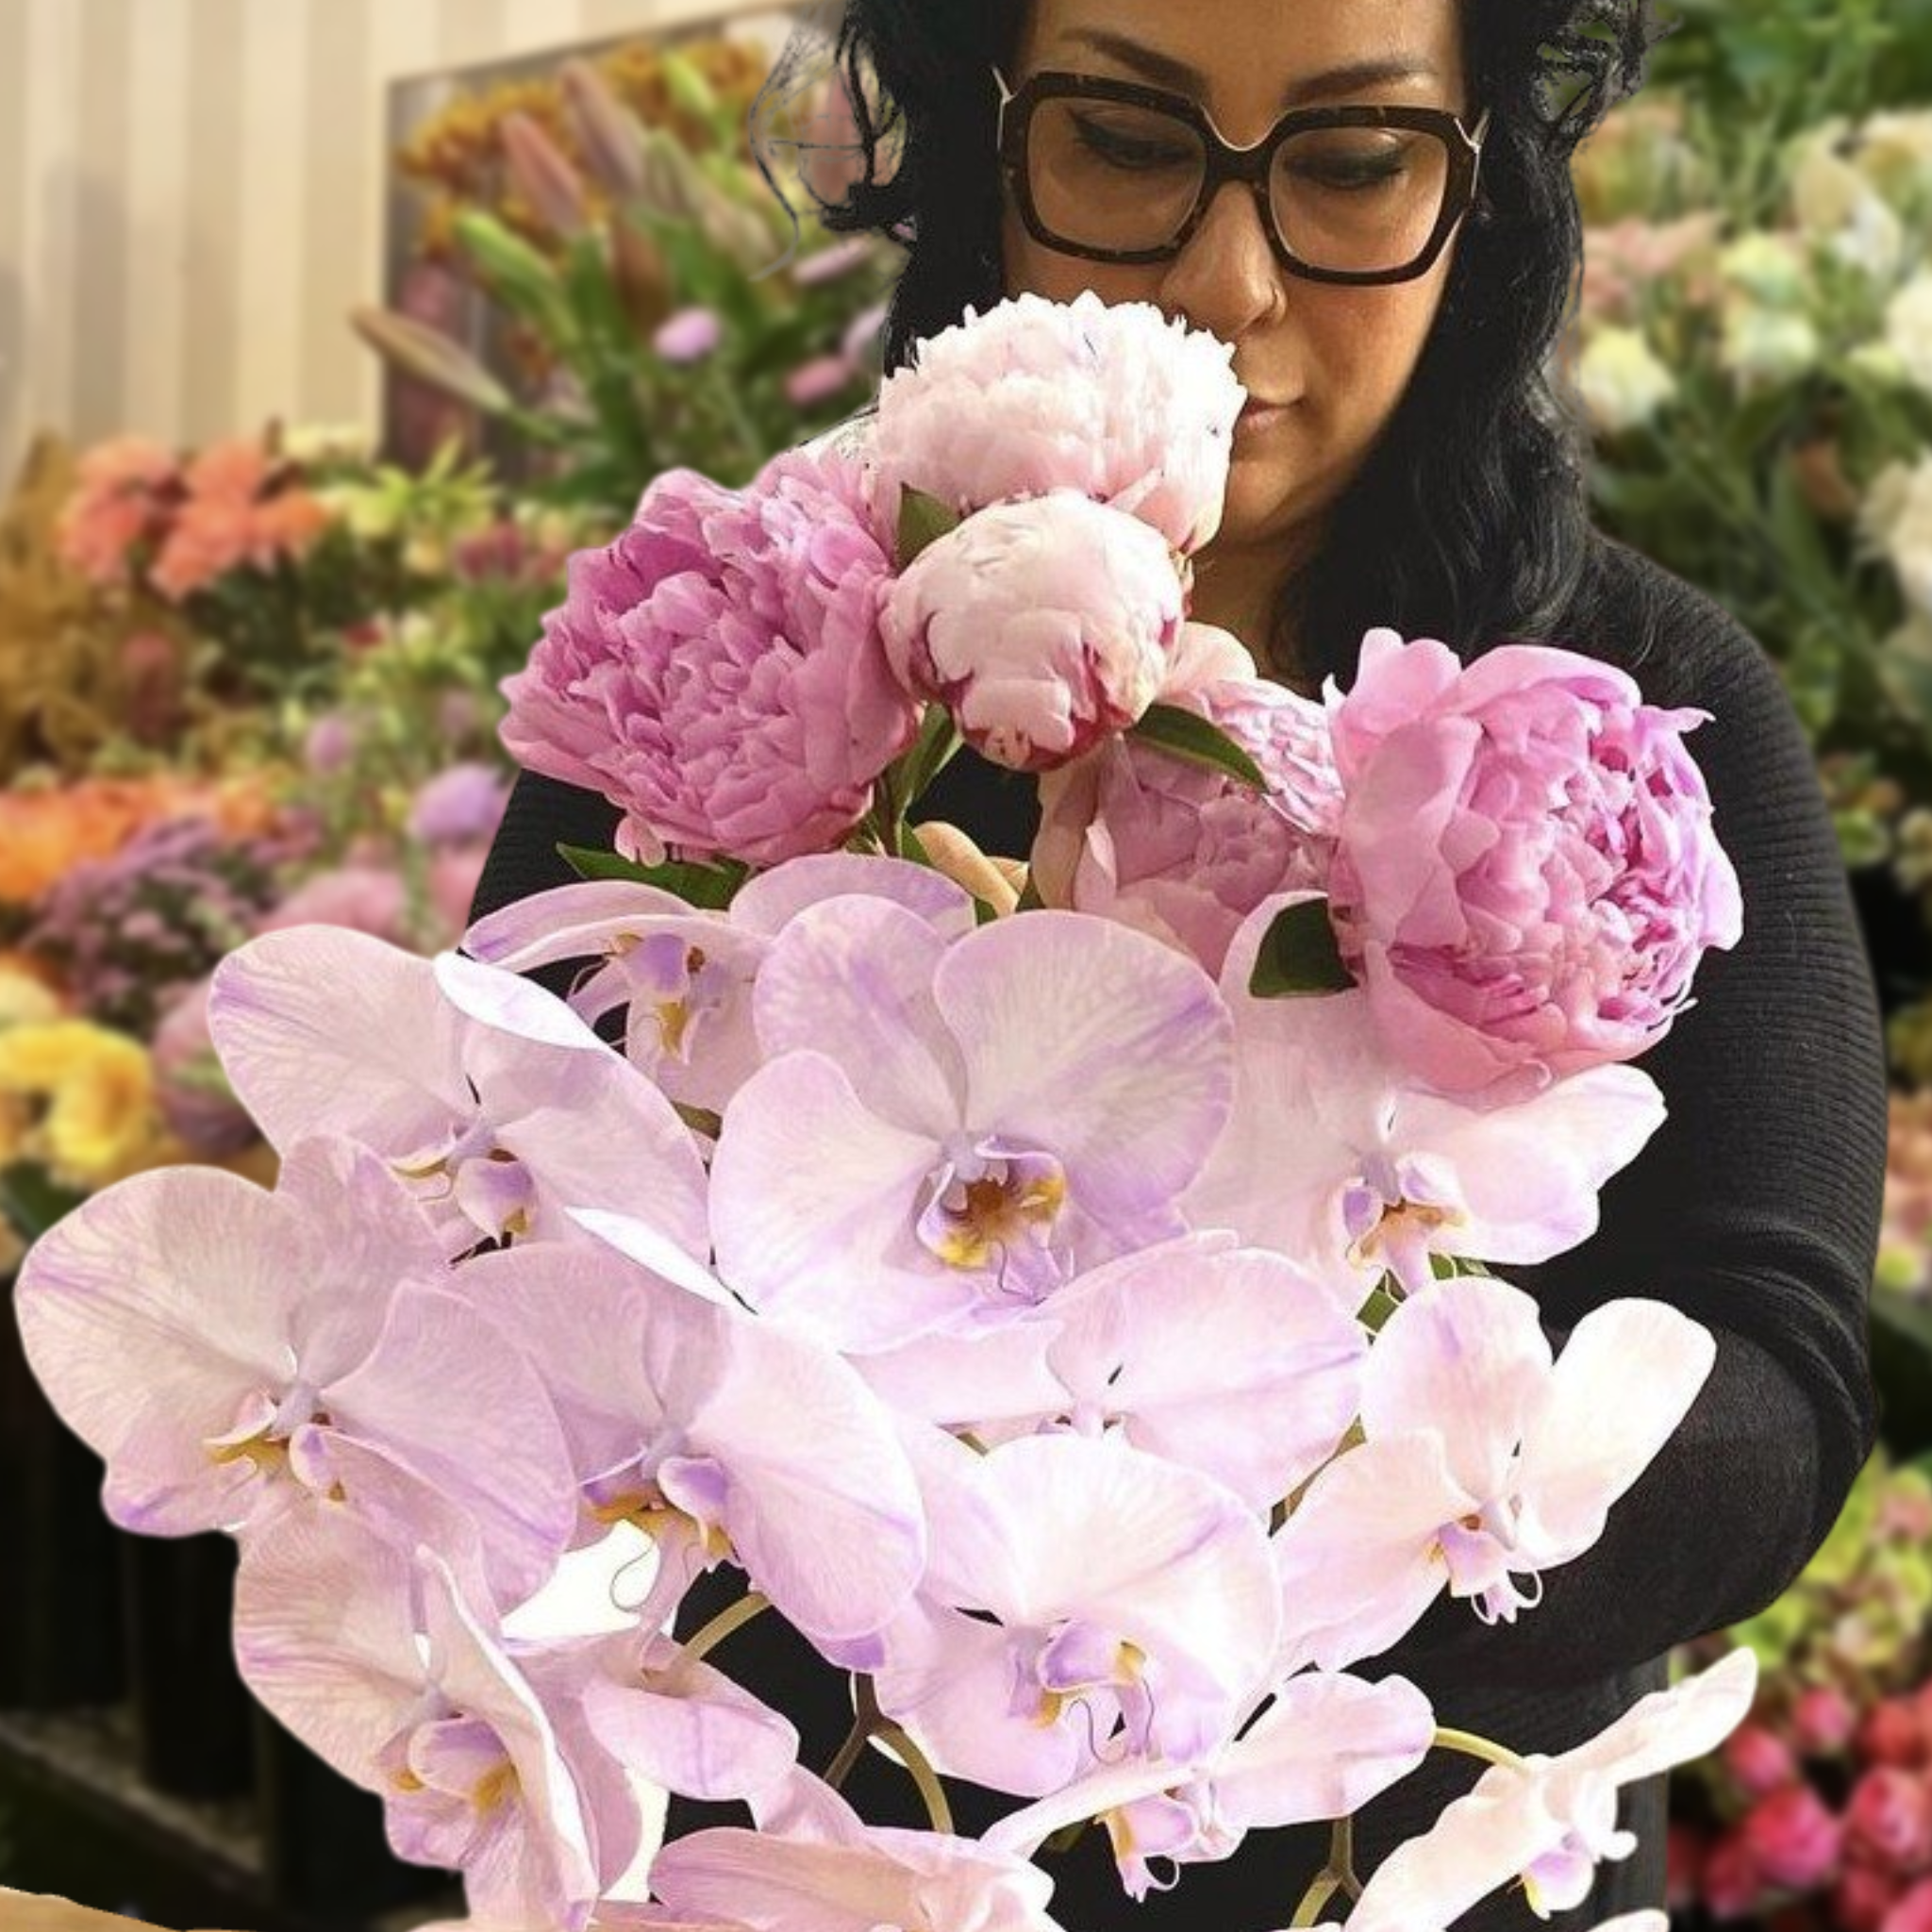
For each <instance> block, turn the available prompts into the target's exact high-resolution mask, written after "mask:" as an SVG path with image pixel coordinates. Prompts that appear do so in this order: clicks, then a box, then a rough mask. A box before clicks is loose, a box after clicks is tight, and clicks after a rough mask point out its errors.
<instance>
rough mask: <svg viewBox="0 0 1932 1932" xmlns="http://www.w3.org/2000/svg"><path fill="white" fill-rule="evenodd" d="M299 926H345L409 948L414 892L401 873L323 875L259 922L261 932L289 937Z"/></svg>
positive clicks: (348, 868)
mask: <svg viewBox="0 0 1932 1932" xmlns="http://www.w3.org/2000/svg"><path fill="white" fill-rule="evenodd" d="M294 925H345V926H347V927H349V928H350V929H351V930H352V931H354V932H366V933H367V934H369V936H370V937H371V938H372V939H378V940H388V941H390V943H391V945H398V946H402V945H408V891H407V890H406V889H405V887H404V885H403V881H402V879H401V877H400V876H399V875H398V874H395V873H393V872H388V871H384V870H383V869H382V868H380V867H378V866H374V865H353V864H352V865H344V866H341V867H339V868H338V869H337V870H336V871H334V872H323V873H317V874H315V875H314V876H313V877H312V878H308V879H305V880H304V881H303V882H302V884H301V885H299V886H298V887H296V889H295V890H294V891H292V892H291V893H290V895H289V896H288V897H287V898H286V899H284V900H283V901H282V903H281V904H280V905H279V906H277V907H276V908H275V910H274V911H273V912H270V913H268V914H267V915H266V916H265V917H264V918H262V919H260V920H258V922H257V924H256V927H255V930H256V931H257V932H258V933H264V932H283V931H286V930H287V929H288V928H289V927H290V926H294Z"/></svg>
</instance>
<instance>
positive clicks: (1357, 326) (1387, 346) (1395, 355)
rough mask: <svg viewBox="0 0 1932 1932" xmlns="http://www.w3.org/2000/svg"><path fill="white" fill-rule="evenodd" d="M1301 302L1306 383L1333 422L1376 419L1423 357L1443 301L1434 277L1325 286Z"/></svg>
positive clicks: (1398, 397) (1397, 398) (1399, 393)
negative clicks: (1382, 284) (1385, 284)
mask: <svg viewBox="0 0 1932 1932" xmlns="http://www.w3.org/2000/svg"><path fill="white" fill-rule="evenodd" d="M1317 293H1318V298H1319V299H1317V300H1315V301H1312V302H1306V303H1304V305H1303V314H1302V332H1303V337H1304V340H1305V341H1306V342H1307V349H1308V361H1309V377H1310V382H1309V387H1310V391H1311V395H1312V400H1313V402H1314V404H1315V406H1316V408H1318V409H1320V410H1321V411H1322V412H1323V413H1324V415H1326V416H1328V417H1330V418H1331V419H1333V420H1335V421H1337V422H1348V423H1357V424H1374V423H1379V422H1380V421H1381V419H1382V418H1383V417H1385V416H1386V415H1387V414H1388V413H1389V411H1390V410H1391V409H1392V408H1394V407H1395V405H1396V403H1397V402H1399V401H1400V400H1401V397H1402V392H1403V391H1404V390H1405V389H1406V388H1407V385H1408V378H1409V376H1410V375H1413V374H1414V371H1415V366H1416V364H1417V362H1418V361H1419V360H1420V359H1421V358H1422V352H1423V344H1424V342H1426V341H1427V340H1428V336H1429V330H1430V328H1431V326H1432V325H1434V322H1435V319H1436V311H1437V308H1439V306H1440V304H1441V282H1440V281H1439V280H1438V279H1437V278H1436V277H1435V276H1433V275H1431V276H1428V277H1426V278H1424V280H1422V281H1420V282H1412V283H1404V284H1401V285H1398V286H1397V287H1395V288H1392V289H1324V290H1320V291H1317Z"/></svg>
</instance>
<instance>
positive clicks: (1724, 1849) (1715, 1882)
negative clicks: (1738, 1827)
mask: <svg viewBox="0 0 1932 1932" xmlns="http://www.w3.org/2000/svg"><path fill="white" fill-rule="evenodd" d="M1702 1883H1703V1887H1704V1903H1705V1904H1706V1905H1707V1907H1709V1908H1710V1913H1711V1916H1712V1917H1713V1918H1716V1919H1740V1918H1742V1917H1743V1916H1744V1914H1745V1913H1746V1912H1748V1911H1749V1910H1751V1908H1752V1907H1754V1906H1755V1905H1757V1901H1758V1900H1759V1899H1760V1898H1762V1897H1763V1895H1764V1889H1765V1887H1764V1874H1763V1873H1762V1872H1761V1871H1759V1870H1758V1866H1757V1858H1756V1857H1754V1856H1753V1854H1752V1851H1751V1847H1750V1845H1749V1844H1748V1843H1747V1842H1746V1841H1745V1839H1744V1834H1743V1833H1742V1832H1741V1831H1733V1832H1729V1833H1727V1834H1726V1835H1725V1836H1724V1837H1723V1838H1721V1839H1719V1840H1717V1841H1716V1842H1715V1843H1714V1844H1713V1845H1712V1846H1711V1847H1710V1850H1709V1851H1708V1853H1707V1854H1706V1856H1705V1860H1704V1873H1703V1879H1702Z"/></svg>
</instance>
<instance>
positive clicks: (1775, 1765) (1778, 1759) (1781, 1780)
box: [1722, 1724, 1798, 1798]
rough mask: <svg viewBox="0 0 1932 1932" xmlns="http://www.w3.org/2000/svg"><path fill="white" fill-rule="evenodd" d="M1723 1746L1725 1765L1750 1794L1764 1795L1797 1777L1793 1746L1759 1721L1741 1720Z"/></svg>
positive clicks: (1754, 1795) (1755, 1796)
mask: <svg viewBox="0 0 1932 1932" xmlns="http://www.w3.org/2000/svg"><path fill="white" fill-rule="evenodd" d="M1722 1749H1723V1754H1724V1768H1725V1769H1726V1770H1727V1771H1729V1773H1730V1774H1731V1775H1732V1776H1733V1777H1734V1778H1736V1779H1737V1781H1738V1782H1739V1783H1740V1785H1741V1786H1743V1788H1744V1790H1745V1791H1746V1793H1747V1794H1748V1795H1750V1796H1751V1797H1754V1798H1761V1797H1763V1796H1764V1795H1765V1794H1766V1793H1767V1792H1769V1791H1774V1790H1779V1789H1780V1788H1781V1787H1782V1786H1785V1785H1788V1784H1790V1783H1792V1782H1794V1781H1795V1779H1796V1778H1797V1775H1798V1764H1797V1760H1796V1759H1795V1758H1794V1757H1792V1756H1791V1749H1790V1745H1789V1744H1787V1743H1786V1742H1785V1740H1783V1739H1782V1738H1780V1737H1779V1736H1778V1735H1777V1734H1776V1733H1775V1732H1774V1731H1769V1730H1767V1729H1765V1727H1764V1726H1763V1725H1762V1724H1740V1725H1739V1726H1738V1728H1737V1729H1736V1730H1735V1731H1733V1732H1732V1733H1731V1735H1730V1736H1729V1737H1728V1738H1726V1739H1725V1740H1724V1744H1723V1747H1722Z"/></svg>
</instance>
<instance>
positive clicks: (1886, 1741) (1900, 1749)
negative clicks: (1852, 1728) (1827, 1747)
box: [1858, 1697, 1932, 1771]
mask: <svg viewBox="0 0 1932 1932" xmlns="http://www.w3.org/2000/svg"><path fill="white" fill-rule="evenodd" d="M1858 1755H1859V1756H1860V1757H1863V1758H1864V1759H1866V1761H1867V1762H1868V1763H1872V1764H1893V1765H1898V1766H1900V1767H1902V1768H1903V1769H1905V1770H1907V1771H1917V1770H1921V1769H1923V1768H1924V1767H1925V1766H1926V1765H1928V1764H1932V1712H1923V1711H1921V1710H1920V1708H1919V1707H1918V1705H1917V1704H1916V1703H1914V1702H1913V1700H1912V1699H1911V1698H1909V1697H1887V1698H1884V1699H1882V1700H1881V1701H1880V1702H1879V1703H1878V1704H1876V1705H1874V1707H1873V1708H1872V1709H1871V1710H1869V1711H1868V1712H1867V1713H1866V1714H1865V1719H1864V1722H1863V1723H1862V1724H1859V1726H1858Z"/></svg>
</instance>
